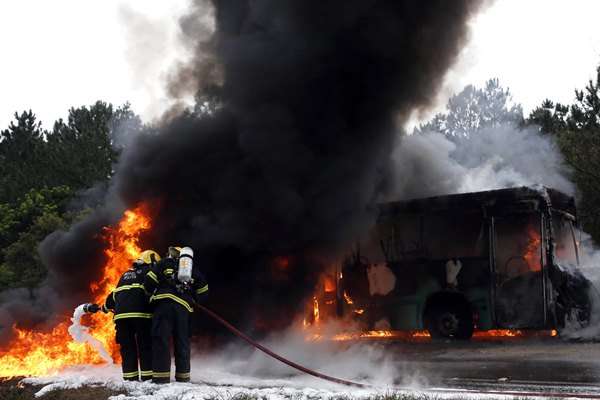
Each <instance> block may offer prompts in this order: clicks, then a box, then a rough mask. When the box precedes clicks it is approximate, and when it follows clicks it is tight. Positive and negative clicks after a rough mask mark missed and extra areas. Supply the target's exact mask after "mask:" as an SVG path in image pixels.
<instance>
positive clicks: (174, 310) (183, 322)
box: [144, 258, 208, 383]
mask: <svg viewBox="0 0 600 400" xmlns="http://www.w3.org/2000/svg"><path fill="white" fill-rule="evenodd" d="M178 267H179V259H177V258H163V259H162V260H160V261H159V262H158V263H156V264H155V265H154V266H153V267H152V268H151V270H150V272H148V274H147V275H146V279H145V281H144V286H145V287H146V290H147V291H148V292H150V293H152V296H151V297H150V301H151V304H152V306H153V310H154V313H153V315H152V348H153V351H152V381H153V382H155V383H166V382H169V380H170V376H171V355H170V349H169V347H170V346H169V345H170V343H171V342H172V343H173V352H174V353H175V380H177V381H179V382H188V381H189V380H190V320H191V315H192V314H191V313H192V312H193V311H194V308H193V303H194V302H199V301H200V300H202V298H203V297H205V296H206V295H207V294H208V284H207V283H206V280H205V278H204V276H203V275H202V274H201V273H200V272H199V271H198V270H197V268H194V269H192V280H191V281H190V282H188V283H186V284H184V283H181V282H179V280H178V279H177V273H178Z"/></svg>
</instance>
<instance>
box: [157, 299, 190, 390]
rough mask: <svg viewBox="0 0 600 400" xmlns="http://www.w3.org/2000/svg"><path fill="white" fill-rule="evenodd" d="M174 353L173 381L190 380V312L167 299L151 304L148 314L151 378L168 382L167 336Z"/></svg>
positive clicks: (169, 369) (169, 371)
mask: <svg viewBox="0 0 600 400" xmlns="http://www.w3.org/2000/svg"><path fill="white" fill-rule="evenodd" d="M171 338H172V339H173V350H174V354H175V380H176V381H177V382H189V380H190V313H189V311H188V310H186V309H185V308H184V307H183V306H182V305H180V304H177V303H176V302H175V301H172V300H170V299H164V300H159V301H157V302H156V303H155V308H154V313H153V314H152V350H153V354H152V355H153V357H152V381H153V382H157V383H165V382H169V379H170V376H171V352H170V350H169V343H170V339H171Z"/></svg>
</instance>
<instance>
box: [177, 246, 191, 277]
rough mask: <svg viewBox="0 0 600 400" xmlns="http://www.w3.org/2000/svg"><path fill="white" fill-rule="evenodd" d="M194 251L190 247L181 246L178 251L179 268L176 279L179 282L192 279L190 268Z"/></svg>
mask: <svg viewBox="0 0 600 400" xmlns="http://www.w3.org/2000/svg"><path fill="white" fill-rule="evenodd" d="M193 258H194V251H193V250H192V249H191V248H190V247H183V248H182V249H181V251H180V252H179V268H178V270H177V280H178V281H179V282H181V283H190V282H191V281H192V268H193V267H194V260H193Z"/></svg>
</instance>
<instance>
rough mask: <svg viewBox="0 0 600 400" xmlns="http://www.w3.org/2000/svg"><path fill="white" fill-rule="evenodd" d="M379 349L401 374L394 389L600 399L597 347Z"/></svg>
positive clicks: (513, 343) (534, 341) (543, 343)
mask: <svg viewBox="0 0 600 400" xmlns="http://www.w3.org/2000/svg"><path fill="white" fill-rule="evenodd" d="M385 346H386V347H388V348H389V351H390V352H391V353H392V354H394V359H395V362H396V363H397V364H398V369H399V371H401V376H399V377H398V381H397V384H398V385H404V384H406V383H410V382H418V383H420V384H421V385H423V386H426V387H439V388H457V389H470V390H482V391H517V392H529V391H530V392H546V393H553V394H557V393H580V394H590V395H591V397H593V398H600V343H573V342H565V341H562V340H561V339H559V338H550V337H549V338H515V339H507V340H494V341H473V342H467V343H450V342H448V343H431V342H425V343H401V342H395V343H387V344H385ZM594 396H595V397H594Z"/></svg>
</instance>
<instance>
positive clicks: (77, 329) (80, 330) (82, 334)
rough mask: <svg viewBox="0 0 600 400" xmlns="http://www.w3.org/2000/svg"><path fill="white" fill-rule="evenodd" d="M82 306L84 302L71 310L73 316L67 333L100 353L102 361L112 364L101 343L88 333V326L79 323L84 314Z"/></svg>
mask: <svg viewBox="0 0 600 400" xmlns="http://www.w3.org/2000/svg"><path fill="white" fill-rule="evenodd" d="M84 306H85V304H81V305H80V306H78V307H77V308H75V311H73V318H71V326H69V335H71V337H72V338H73V340H75V341H76V342H79V343H88V344H89V345H90V346H92V347H93V348H94V349H95V350H96V351H97V352H98V354H100V357H102V359H103V360H104V361H106V362H107V363H110V364H112V362H113V359H112V357H111V356H110V355H109V354H108V351H106V349H105V348H104V346H103V345H102V343H101V342H100V341H99V340H98V339H96V338H95V337H93V336H92V335H90V333H89V328H88V327H87V326H83V325H81V317H82V316H83V315H84V314H85V311H83V307H84Z"/></svg>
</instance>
